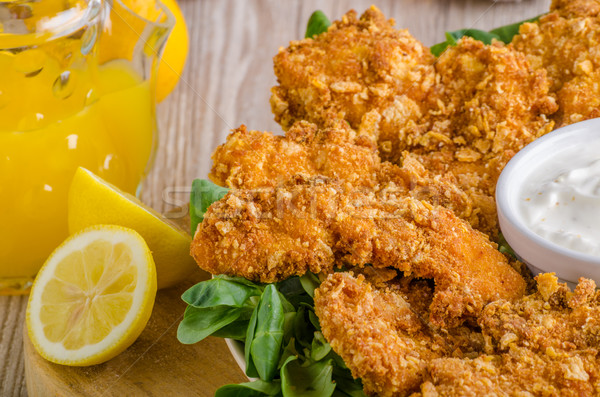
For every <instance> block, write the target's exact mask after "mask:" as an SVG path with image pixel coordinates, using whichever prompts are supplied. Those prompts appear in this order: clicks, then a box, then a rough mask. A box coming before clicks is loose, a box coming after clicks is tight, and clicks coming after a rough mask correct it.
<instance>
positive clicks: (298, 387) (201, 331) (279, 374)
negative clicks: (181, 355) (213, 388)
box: [177, 273, 365, 397]
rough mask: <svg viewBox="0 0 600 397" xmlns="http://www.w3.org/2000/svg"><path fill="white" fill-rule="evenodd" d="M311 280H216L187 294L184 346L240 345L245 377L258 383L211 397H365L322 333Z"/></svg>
mask: <svg viewBox="0 0 600 397" xmlns="http://www.w3.org/2000/svg"><path fill="white" fill-rule="evenodd" d="M318 285H319V279H318V277H316V276H315V275H314V274H310V273H308V274H306V275H305V276H303V277H291V278H289V279H287V280H285V281H282V282H280V283H275V284H266V285H265V284H255V283H252V282H250V281H248V280H246V279H243V278H239V277H227V276H222V275H221V276H216V277H215V278H213V279H211V280H207V281H203V282H201V283H199V284H196V285H195V286H193V287H191V288H190V289H189V290H187V291H186V292H185V293H184V294H183V296H182V298H183V300H184V301H185V302H186V303H187V304H188V308H187V309H186V311H185V315H184V318H183V320H182V321H181V323H180V324H179V329H178V332H177V337H178V339H179V340H180V341H181V342H182V343H194V342H197V341H200V340H202V338H205V337H207V336H208V335H212V336H217V337H227V338H233V339H236V340H239V341H241V342H243V343H244V344H245V349H244V355H245V358H246V375H248V376H249V377H251V378H260V379H259V380H257V381H254V382H248V383H243V384H240V385H227V386H223V387H222V388H220V389H219V390H218V391H217V393H216V396H217V397H234V396H235V397H240V396H244V397H246V396H249V397H254V396H278V397H280V396H284V395H285V396H286V397H288V396H289V397H311V396H323V397H327V396H336V397H337V396H351V397H364V396H365V394H364V393H363V391H362V384H361V382H360V381H359V380H355V379H353V378H352V374H351V373H350V371H349V370H348V368H347V367H346V365H345V364H344V362H343V360H342V359H341V358H340V357H339V356H338V355H337V354H336V353H335V352H334V351H333V350H332V349H331V346H330V345H329V343H327V341H326V340H325V338H324V337H323V334H322V333H321V326H320V324H319V319H318V318H317V316H316V315H315V311H314V301H313V298H312V293H313V291H314V289H315V288H317V287H318Z"/></svg>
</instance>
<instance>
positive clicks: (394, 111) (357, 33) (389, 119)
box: [271, 8, 573, 239]
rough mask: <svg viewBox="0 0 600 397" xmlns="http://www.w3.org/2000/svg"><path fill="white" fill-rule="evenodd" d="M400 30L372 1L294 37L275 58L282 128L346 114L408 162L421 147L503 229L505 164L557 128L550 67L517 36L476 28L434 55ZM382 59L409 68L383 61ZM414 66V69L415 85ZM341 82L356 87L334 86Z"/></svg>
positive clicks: (387, 151) (476, 220)
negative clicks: (484, 39) (491, 35)
mask: <svg viewBox="0 0 600 397" xmlns="http://www.w3.org/2000/svg"><path fill="white" fill-rule="evenodd" d="M402 35H408V33H406V32H405V31H398V30H395V29H394V28H393V27H392V24H390V23H387V22H385V18H384V17H383V15H381V13H380V12H379V11H378V10H376V9H373V8H371V9H369V10H367V11H366V12H365V14H364V15H363V16H362V17H361V19H356V15H355V13H353V12H351V13H349V14H347V15H346V16H344V17H343V18H342V20H341V21H339V22H335V23H334V25H333V28H331V29H330V30H329V31H328V32H325V33H323V34H321V35H319V36H317V37H315V38H314V39H305V40H302V41H300V42H292V43H291V44H290V46H289V47H288V48H287V49H282V50H280V52H279V54H278V55H277V56H276V57H275V59H274V63H275V74H276V76H277V78H278V82H279V86H277V87H275V88H273V90H272V91H273V97H272V99H271V103H272V108H273V112H274V114H275V118H276V120H277V121H279V122H280V123H281V124H282V126H283V127H284V129H287V128H289V127H290V125H292V123H293V122H294V121H296V120H301V119H306V120H310V121H312V122H315V123H317V125H319V126H326V125H329V124H331V123H332V122H333V121H332V120H336V119H343V120H345V121H347V122H348V123H349V124H350V126H351V127H352V128H354V129H355V130H357V131H359V133H361V130H362V131H363V134H365V135H366V136H370V137H374V138H376V139H377V144H378V148H379V154H380V156H381V158H382V159H383V160H388V161H391V162H393V163H395V164H402V161H403V159H404V158H405V157H406V155H405V152H406V151H408V152H410V153H411V154H414V155H417V156H421V157H419V160H420V161H421V162H422V163H423V164H424V165H425V166H426V168H427V170H428V171H430V172H431V173H433V174H437V175H441V176H443V177H444V178H445V179H446V180H449V181H452V183H454V184H457V186H458V187H459V188H460V189H461V190H463V191H464V192H465V193H466V194H467V196H468V201H469V203H470V204H471V206H472V207H473V210H474V213H473V215H474V217H473V218H472V219H470V222H471V225H472V226H474V227H476V228H478V229H479V230H482V231H484V232H485V233H486V234H489V235H490V236H491V237H492V238H493V239H495V238H496V237H497V235H498V226H497V222H496V217H497V215H496V208H495V202H494V191H495V185H496V181H497V177H498V174H499V171H497V170H498V169H499V170H501V169H502V168H503V167H504V165H505V164H506V162H507V161H508V160H509V159H510V158H511V157H512V156H513V155H514V154H515V153H516V152H517V151H518V150H520V149H521V148H522V147H524V146H525V145H526V144H528V143H530V142H532V141H533V140H534V139H536V138H537V137H539V136H541V135H544V134H545V133H547V132H549V131H551V130H552V129H553V128H554V121H553V120H551V119H550V115H552V114H553V113H555V112H556V111H557V109H558V105H557V103H556V98H555V97H554V96H553V95H551V94H550V91H549V90H550V82H549V80H548V78H547V76H546V71H545V70H544V69H541V68H537V69H534V68H533V67H532V66H531V65H530V64H529V61H528V59H527V57H526V56H525V55H524V54H523V53H521V52H519V51H516V50H515V49H514V48H513V47H512V46H506V45H504V44H503V43H500V42H497V43H494V44H492V45H484V44H483V43H481V42H479V41H477V40H474V39H471V38H463V39H462V40H460V41H459V43H458V45H456V46H453V47H450V48H449V49H448V50H447V51H445V52H444V54H442V55H441V56H440V58H439V59H438V60H437V61H435V62H434V61H433V58H432V56H431V55H430V54H429V55H427V56H425V55H423V54H425V53H427V54H428V50H427V48H426V47H424V46H422V45H421V44H420V43H418V42H417V41H416V40H415V39H414V38H412V37H410V36H408V37H406V38H405V39H402V40H400V38H399V37H401V36H402ZM390 40H392V41H393V40H397V41H403V42H406V43H411V49H410V50H409V49H404V50H403V51H404V53H405V56H404V57H400V56H397V55H395V54H394V53H393V51H391V50H390V49H389V48H390V47H389V42H390ZM397 46H398V48H403V47H401V46H400V44H397ZM405 46H406V44H405ZM358 49H360V51H359V50H358ZM417 49H418V50H417ZM324 53H327V54H337V53H339V54H343V55H344V57H340V58H338V57H335V56H329V55H328V56H326V57H325V56H323V54H324ZM375 56H376V57H377V60H378V61H377V62H376V61H374V60H373V57H375ZM338 59H345V60H347V62H346V61H345V62H338ZM381 59H385V60H386V62H380V61H379V60H381ZM349 65H352V67H351V66H349ZM381 65H384V66H385V67H386V68H387V67H388V66H389V65H393V66H392V70H401V71H403V73H404V74H402V75H401V77H399V76H397V75H395V74H394V73H392V72H390V71H389V70H388V69H385V68H384V70H381V69H380V66H381ZM406 76H414V81H413V83H412V85H411V84H407V81H408V80H407V79H406V78H405V77H406ZM342 82H343V84H344V87H350V86H352V87H355V88H356V91H352V92H350V91H348V92H339V90H338V91H336V89H335V87H338V86H341V84H342ZM382 84H384V85H385V87H386V89H385V90H383V91H381V90H380V88H381V86H382ZM319 90H321V91H319ZM317 91H319V92H320V94H317V93H316V92H317ZM381 93H384V94H385V95H384V96H383V97H382V96H380V95H381ZM571 96H573V95H571ZM565 97H566V96H565ZM363 101H364V102H363ZM428 157H433V158H434V159H433V160H431V161H428V160H427V158H428ZM440 157H443V158H444V163H440V162H439V161H438V160H439V158H440ZM440 164H442V166H439V165H440ZM430 165H431V168H430Z"/></svg>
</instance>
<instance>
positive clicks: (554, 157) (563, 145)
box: [496, 119, 600, 285]
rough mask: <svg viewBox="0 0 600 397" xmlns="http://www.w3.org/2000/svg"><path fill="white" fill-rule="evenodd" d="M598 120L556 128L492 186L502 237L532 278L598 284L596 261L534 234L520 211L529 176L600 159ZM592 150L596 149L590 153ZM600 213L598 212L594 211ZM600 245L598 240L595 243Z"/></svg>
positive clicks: (524, 151)
mask: <svg viewBox="0 0 600 397" xmlns="http://www.w3.org/2000/svg"><path fill="white" fill-rule="evenodd" d="M599 146H600V119H593V120H587V121H582V122H580V123H576V124H572V125H570V126H567V127H564V128H559V129H557V130H555V131H553V132H551V133H549V134H546V135H544V136H543V137H541V138H539V139H537V140H535V141H534V142H532V143H531V144H529V145H527V146H526V147H525V148H523V149H522V150H521V151H519V152H518V153H517V154H516V155H515V156H514V157H513V158H512V159H511V160H510V161H509V162H508V164H507V165H506V167H505V168H504V170H503V171H502V174H501V175H500V178H499V180H498V184H497V186H496V205H497V208H498V218H499V222H500V228H501V230H502V234H503V235H504V238H505V239H506V241H507V242H508V244H510V246H511V247H512V248H513V249H514V250H515V252H516V253H517V255H518V256H519V257H520V259H521V260H522V261H523V262H525V263H526V264H527V266H528V267H529V269H530V270H531V271H532V272H533V274H534V275H537V274H538V273H546V272H554V273H556V275H557V276H558V277H559V278H560V279H561V280H563V281H566V282H568V283H569V284H571V285H573V284H576V283H577V281H578V280H579V277H586V278H591V279H593V280H595V281H596V282H597V283H599V284H600V257H598V256H593V255H589V254H585V253H582V252H577V251H574V250H571V249H568V248H565V247H562V246H559V245H557V244H556V243H553V242H552V241H549V240H547V239H545V238H543V237H541V236H539V235H538V234H536V233H535V232H533V231H532V230H531V229H530V228H529V227H528V226H527V224H526V223H525V222H524V220H523V218H522V216H521V215H520V211H519V200H522V198H519V194H520V192H521V189H522V187H523V186H524V183H527V181H528V179H529V178H530V176H531V175H532V174H533V173H534V172H538V171H539V170H542V171H544V167H546V168H550V165H549V164H551V162H553V161H562V162H565V161H566V162H567V163H568V162H573V163H585V162H588V163H589V162H590V161H593V160H595V159H596V160H597V159H600V151H598V150H597V149H598V147H599ZM594 147H595V148H596V150H594ZM598 211H600V208H598ZM598 243H599V244H600V241H599V242H598Z"/></svg>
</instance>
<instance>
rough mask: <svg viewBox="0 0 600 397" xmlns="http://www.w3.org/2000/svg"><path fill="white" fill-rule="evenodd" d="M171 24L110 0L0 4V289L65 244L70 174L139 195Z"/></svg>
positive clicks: (24, 278)
mask: <svg viewBox="0 0 600 397" xmlns="http://www.w3.org/2000/svg"><path fill="white" fill-rule="evenodd" d="M172 24H173V18H172V16H171V15H170V14H169V13H168V11H163V10H162V8H160V7H159V8H157V12H156V20H155V21H154V22H152V21H148V20H146V19H144V18H141V17H139V16H137V15H136V14H135V13H134V12H132V11H131V10H129V9H128V8H127V7H125V6H124V5H123V4H122V3H121V2H120V0H115V1H114V2H113V3H110V4H109V3H108V2H105V1H104V0H70V1H64V2H56V1H46V0H42V1H30V2H28V1H25V2H2V1H0V293H19V292H25V291H26V290H27V285H28V282H29V281H30V280H31V279H32V278H33V277H34V276H35V274H36V273H37V271H38V270H39V268H40V266H41V265H42V264H43V262H44V261H45V259H46V257H47V256H48V255H49V254H50V252H51V251H52V250H53V249H54V248H56V246H57V245H58V244H59V243H60V242H61V241H62V240H64V239H65V238H66V237H67V214H66V211H67V192H68V189H69V185H70V181H71V179H72V177H73V175H74V173H75V170H76V169H77V167H79V166H83V167H85V168H87V169H89V170H91V171H93V172H94V173H96V174H97V175H99V176H101V177H102V178H104V179H106V180H107V181H109V182H111V183H113V184H115V185H117V186H118V187H120V188H121V189H123V190H125V191H127V192H129V193H134V194H135V193H136V192H137V190H138V187H139V186H140V182H141V180H142V178H143V177H144V175H145V173H146V172H147V170H148V168H149V165H150V164H151V161H152V156H153V152H154V147H155V145H156V117H155V99H154V79H155V72H156V67H157V53H158V51H159V49H160V48H161V46H162V44H163V43H164V40H165V39H166V36H167V35H168V32H169V29H170V27H171V26H172ZM124 29H126V30H127V34H128V35H129V37H128V41H127V42H126V41H124V40H123V39H124V33H123V32H124ZM132 38H133V39H132ZM107 49H110V51H109V50H107ZM115 49H118V51H115Z"/></svg>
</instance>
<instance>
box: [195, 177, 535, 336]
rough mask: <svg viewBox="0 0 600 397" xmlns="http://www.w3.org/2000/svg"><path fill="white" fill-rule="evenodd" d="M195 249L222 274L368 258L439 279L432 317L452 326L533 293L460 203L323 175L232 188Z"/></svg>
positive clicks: (272, 275)
mask: <svg viewBox="0 0 600 397" xmlns="http://www.w3.org/2000/svg"><path fill="white" fill-rule="evenodd" d="M191 251H192V255H193V257H194V258H195V259H196V261H197V262H198V264H199V265H200V267H202V268H203V269H204V270H207V271H209V272H211V273H213V274H220V273H225V274H230V275H236V276H242V277H245V278H248V279H251V280H257V281H261V282H274V281H277V280H283V279H285V278H287V277H289V276H291V275H298V274H303V273H304V272H306V271H308V270H310V271H312V272H313V273H320V272H326V273H328V272H331V271H333V269H334V267H336V266H337V267H341V266H364V265H366V264H372V265H373V267H375V268H394V269H397V270H400V271H402V272H404V273H405V274H407V275H408V274H412V275H414V276H415V277H422V278H429V279H433V280H434V281H435V284H436V288H435V294H434V296H433V301H432V304H431V308H430V309H431V313H430V321H431V322H432V323H433V324H436V325H444V326H454V325H458V324H460V323H462V322H463V321H464V320H465V319H467V318H473V317H476V316H477V314H478V313H479V312H480V311H481V309H482V308H483V307H484V305H485V304H487V303H489V302H491V301H493V300H496V299H501V298H504V299H516V298H518V297H519V296H521V295H522V294H523V293H524V292H525V281H524V280H523V278H522V277H521V276H520V275H519V274H518V273H517V272H516V271H515V270H514V269H513V268H512V267H511V266H510V264H509V263H508V260H507V259H506V258H505V257H504V256H503V255H502V254H501V253H500V252H499V251H498V250H497V247H496V246H495V244H493V243H491V242H490V241H489V239H488V238H487V237H486V236H485V235H483V234H482V233H480V232H478V231H476V230H473V229H472V228H471V227H470V226H469V225H468V223H466V222H464V221H462V220H461V219H459V218H457V217H456V215H454V213H453V212H452V211H450V210H448V209H445V208H443V207H440V206H432V205H430V204H427V203H425V202H422V201H419V200H416V199H413V198H411V197H393V196H389V197H387V199H385V200H382V199H381V198H378V197H377V196H376V195H375V194H374V193H373V192H372V191H370V190H360V189H355V188H351V189H348V187H347V186H345V185H342V184H340V183H339V182H336V181H334V180H328V179H324V178H321V177H316V178H311V179H305V178H304V177H302V176H297V177H296V178H295V180H292V181H290V182H288V183H286V184H285V185H282V186H280V187H277V188H275V189H258V190H255V191H252V190H233V191H231V192H229V193H228V194H227V195H226V196H225V197H224V198H223V199H221V200H220V201H218V202H216V203H213V204H212V205H211V206H210V208H209V209H208V211H207V213H206V214H205V218H204V221H203V222H202V224H201V225H200V226H199V228H198V231H197V232H196V235H195V236H194V240H193V242H192V250H191Z"/></svg>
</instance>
